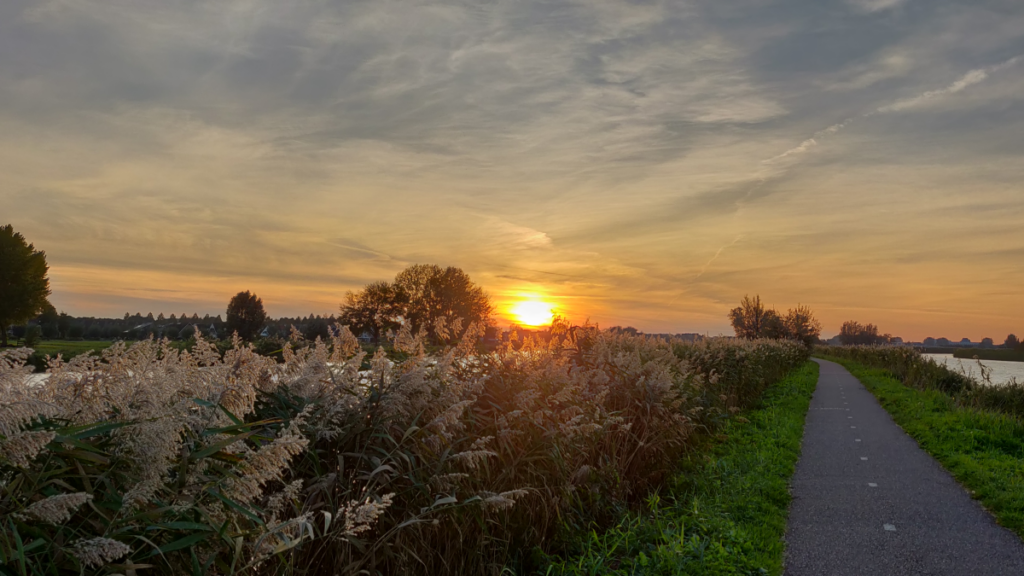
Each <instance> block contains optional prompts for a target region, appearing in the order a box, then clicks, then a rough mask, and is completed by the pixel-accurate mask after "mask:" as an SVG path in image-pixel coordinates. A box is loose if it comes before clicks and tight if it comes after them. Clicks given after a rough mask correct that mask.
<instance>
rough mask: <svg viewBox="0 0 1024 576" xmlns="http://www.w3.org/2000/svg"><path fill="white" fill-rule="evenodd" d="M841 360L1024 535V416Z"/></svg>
mask: <svg viewBox="0 0 1024 576" xmlns="http://www.w3.org/2000/svg"><path fill="white" fill-rule="evenodd" d="M826 359H828V360H831V361H833V362H837V363H839V364H842V365H843V366H844V367H845V368H846V369H847V370H849V371H850V373H851V374H853V375H854V376H855V377H857V379H858V380H860V381H861V382H862V383H863V384H864V386H865V387H867V389H868V390H870V391H871V392H872V393H873V394H874V395H875V396H876V397H877V398H878V400H879V402H880V403H881V404H882V406H883V407H885V409H886V410H888V411H889V413H890V414H892V417H893V419H894V420H895V421H896V423H897V424H899V425H900V426H901V427H902V428H903V429H904V430H905V431H906V432H907V433H908V434H910V436H911V437H912V438H914V440H917V443H918V444H920V446H921V447H922V448H923V449H924V450H926V451H927V452H928V453H929V454H931V455H932V456H933V457H934V458H935V459H936V460H938V461H939V462H940V463H942V465H943V466H944V467H945V468H946V469H947V470H949V472H950V473H951V474H953V476H954V477H955V478H956V479H957V481H958V482H960V484H962V485H963V486H964V487H965V488H967V489H968V490H969V491H970V492H971V494H972V495H973V496H974V498H976V499H977V500H979V501H981V503H982V504H983V505H984V506H985V508H987V509H988V510H989V511H990V512H991V513H992V514H993V515H994V516H995V517H996V520H998V522H999V523H1000V524H1002V525H1003V526H1005V527H1007V528H1009V529H1010V530H1013V531H1014V532H1016V533H1017V534H1018V535H1019V536H1021V537H1022V538H1024V421H1022V420H1020V419H1018V418H1016V417H1014V416H1011V415H1008V414H1001V413H998V412H995V411H986V410H978V409H976V408H969V407H964V406H961V405H958V404H957V402H956V401H955V400H954V398H953V397H951V396H949V395H947V394H944V393H942V392H939V391H936V390H917V389H913V388H908V387H906V386H904V385H903V384H901V383H900V382H899V381H898V380H896V379H895V378H893V377H892V375H891V374H890V373H889V372H887V371H885V370H880V369H876V368H869V367H866V366H864V365H862V364H858V363H855V362H851V361H849V360H843V359H837V358H829V357H826Z"/></svg>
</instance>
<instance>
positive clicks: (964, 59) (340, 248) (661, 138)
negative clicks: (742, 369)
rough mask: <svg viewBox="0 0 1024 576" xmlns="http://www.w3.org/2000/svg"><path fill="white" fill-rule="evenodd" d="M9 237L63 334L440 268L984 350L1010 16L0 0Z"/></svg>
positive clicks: (683, 310)
mask: <svg viewBox="0 0 1024 576" xmlns="http://www.w3.org/2000/svg"><path fill="white" fill-rule="evenodd" d="M5 223H10V224H13V225H14V227H15V229H16V230H17V231H19V232H21V233H22V234H24V235H25V236H26V237H27V238H28V240H29V241H31V242H33V243H34V244H35V246H36V247H37V248H39V249H43V250H45V251H46V253H47V259H48V261H49V263H50V278H51V286H52V289H53V295H52V297H51V301H52V302H53V303H54V305H55V306H57V308H58V309H62V310H65V311H67V312H69V313H71V314H73V315H81V316H85V315H90V316H122V315H123V314H124V313H125V312H131V313H135V312H142V313H143V314H145V313H147V312H154V313H156V312H164V313H165V314H170V313H179V314H180V313H183V312H185V313H188V314H190V315H191V313H193V312H198V313H200V315H202V314H203V313H211V314H217V313H222V312H223V310H224V308H225V307H226V304H227V301H228V299H229V298H230V297H231V296H232V295H233V294H235V293H236V292H238V291H241V290H251V291H254V292H256V293H257V294H259V295H260V296H261V297H262V298H263V300H264V303H265V305H266V307H267V311H268V313H269V314H270V315H272V316H294V315H307V314H310V313H315V314H330V313H332V312H336V311H337V309H338V305H339V303H340V302H341V301H342V299H343V297H344V294H345V292H346V291H347V290H353V289H358V288H359V287H361V286H363V285H365V284H366V283H369V282H372V281H376V280H383V279H390V278H393V277H394V275H395V274H396V273H397V272H399V271H401V270H402V269H404V268H405V267H406V266H408V265H410V264H415V263H437V264H441V265H453V266H459V267H461V268H463V269H464V270H465V271H466V272H467V273H469V274H470V276H471V277H472V278H473V279H474V281H476V282H477V283H478V284H480V285H482V286H483V287H484V288H485V289H486V290H487V291H488V292H489V293H490V295H491V296H492V298H493V300H494V301H495V303H496V304H497V305H498V307H499V312H501V314H504V311H505V310H507V308H508V306H509V305H511V304H512V303H514V302H515V301H516V300H517V299H521V298H523V297H532V298H538V299H542V300H544V301H547V302H550V303H552V305H553V306H554V307H555V309H556V311H557V312H559V313H561V314H563V315H566V316H568V317H569V318H570V319H573V320H576V321H584V320H587V319H590V320H591V321H593V322H597V323H599V324H600V325H602V326H612V325H632V326H635V327H637V328H640V329H642V330H645V331H647V332H701V333H710V334H719V333H726V334H729V333H731V329H730V328H729V324H728V320H727V317H726V314H727V312H728V310H729V309H730V308H732V307H734V306H736V305H737V303H738V301H739V300H740V299H741V298H742V297H743V296H744V295H745V294H750V295H754V294H759V295H760V296H761V298H762V299H763V300H764V301H765V302H766V303H768V304H769V305H772V306H775V307H777V308H778V309H780V310H785V309H787V308H789V307H791V306H794V305H796V304H798V303H799V304H806V305H808V306H810V307H811V308H812V309H813V310H814V311H815V313H816V314H817V316H818V317H819V318H820V319H821V320H822V322H823V324H824V328H825V329H824V334H825V335H826V336H827V335H832V334H835V333H836V332H838V329H839V326H840V325H841V324H842V322H843V321H845V320H857V321H860V322H862V323H868V322H871V323H874V324H877V325H878V326H879V327H880V328H881V329H882V331H884V332H889V333H892V334H896V335H900V336H903V337H904V338H907V339H913V340H920V339H922V338H924V337H926V336H935V337H939V336H945V337H949V338H955V339H960V338H962V337H969V338H971V339H972V340H980V339H981V338H983V337H992V338H994V339H996V340H997V341H999V342H1001V341H1002V339H1003V338H1004V337H1005V336H1006V334H1007V333H1009V332H1016V333H1018V334H1020V333H1022V332H1024V298H1021V296H1022V287H1024V3H1021V2H1020V1H1019V0H972V1H969V2H968V1H961V2H952V1H947V0H927V1H926V0H785V1H783V0H731V1H729V2H722V1H721V0H708V1H675V0H666V1H655V0H650V1H648V0H632V1H623V0H580V1H573V0H553V1H534V0H475V1H472V2H461V1H433V0H423V1H418V0H403V1H391V0H347V1H327V0H238V1H230V0H225V1H222V2H200V1H189V0H35V1H30V0H5V1H4V2H2V3H0V224H5ZM501 314H499V320H500V319H502V315H501Z"/></svg>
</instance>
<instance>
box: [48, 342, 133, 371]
mask: <svg viewBox="0 0 1024 576" xmlns="http://www.w3.org/2000/svg"><path fill="white" fill-rule="evenodd" d="M111 344H113V342H111V341H109V340H41V341H39V342H36V343H35V344H34V345H33V346H32V347H31V348H32V349H33V350H34V351H35V352H33V353H32V356H30V357H29V359H28V363H29V364H31V365H32V366H34V367H35V371H36V372H45V371H46V357H47V356H50V357H54V358H55V357H56V356H57V354H60V355H61V358H63V359H64V360H70V359H72V358H74V357H75V356H78V355H79V354H86V353H89V352H94V351H95V352H99V351H101V350H104V349H106V348H108V347H109V346H110V345H111Z"/></svg>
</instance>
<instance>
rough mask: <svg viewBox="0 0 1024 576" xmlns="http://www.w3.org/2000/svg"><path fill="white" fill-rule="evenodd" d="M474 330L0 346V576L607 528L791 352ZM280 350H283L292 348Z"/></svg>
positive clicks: (428, 558)
mask: <svg viewBox="0 0 1024 576" xmlns="http://www.w3.org/2000/svg"><path fill="white" fill-rule="evenodd" d="M481 331H482V327H473V328H472V329H471V330H469V332H467V335H466V338H465V339H464V340H463V341H462V342H461V343H460V344H459V345H457V346H453V347H451V348H449V349H446V350H444V351H442V352H440V353H436V354H432V355H428V354H426V353H425V352H424V350H425V347H424V343H423V341H422V340H421V339H420V338H417V337H415V336H413V335H412V334H409V333H407V332H403V333H401V334H399V336H398V337H397V339H396V341H395V346H396V347H397V348H398V349H400V350H401V351H403V352H404V353H405V354H406V355H407V358H406V359H404V360H401V361H398V362H393V361H391V360H388V358H386V357H385V356H384V355H383V353H381V352H378V353H377V354H376V355H374V356H373V357H372V358H369V359H368V364H369V369H368V370H361V367H362V366H364V360H366V353H365V352H363V351H362V350H361V349H360V348H359V346H358V342H357V341H356V339H355V338H354V337H353V336H352V335H351V334H350V333H349V332H348V331H347V330H344V329H342V330H340V331H339V332H340V334H339V335H338V336H337V337H334V338H332V339H331V340H330V341H327V342H323V341H319V340H318V341H316V342H315V343H312V344H311V345H303V346H296V347H294V348H293V347H286V348H285V349H284V351H283V355H284V362H283V363H277V362H275V361H274V360H273V359H270V358H267V357H264V356H261V355H259V354H257V353H256V352H255V351H254V350H253V349H252V348H251V347H248V346H244V345H242V344H241V343H240V342H237V341H236V342H235V345H234V347H233V348H232V349H231V350H228V351H227V352H226V353H224V354H223V355H221V354H220V353H219V352H218V351H217V349H216V348H215V347H214V346H213V345H212V344H210V343H208V342H206V341H204V340H203V339H202V338H201V337H199V336H198V335H197V342H196V345H195V347H193V349H192V350H191V351H182V350H178V349H175V348H174V347H172V346H171V345H170V344H169V343H167V342H157V341H144V342H139V343H136V344H134V345H132V346H130V347H128V346H126V345H124V344H115V345H113V346H111V347H110V348H109V349H107V350H105V351H104V352H103V354H102V357H93V356H84V355H83V356H79V357H76V358H74V359H72V360H71V361H69V362H64V361H63V360H61V359H60V358H58V359H54V360H52V361H51V362H50V364H49V373H50V377H49V378H48V379H47V380H46V381H45V382H44V383H43V384H41V385H39V386H36V387H34V388H27V387H26V386H25V377H26V376H27V375H28V373H29V372H30V371H31V367H26V366H25V364H24V362H25V359H26V358H27V356H28V354H29V353H30V351H28V350H20V351H7V352H3V353H2V355H0V518H2V519H3V520H2V522H3V526H2V528H0V564H2V565H3V567H2V570H3V571H6V572H9V573H14V574H72V573H74V574H78V573H81V572H83V571H84V572H88V573H123V574H128V573H132V572H138V571H143V570H144V571H145V573H148V574H236V573H246V574H321V573H324V574H355V573H369V574H498V573H501V572H502V571H503V570H507V569H509V568H514V569H516V570H519V571H529V570H531V567H533V566H535V565H536V564H535V562H536V560H535V559H536V558H543V557H544V555H545V554H546V553H548V552H551V551H552V550H553V549H556V548H557V547H558V546H559V545H560V543H561V535H564V533H565V530H566V529H567V528H568V529H569V530H571V529H573V527H576V526H578V527H581V528H582V527H590V526H593V525H601V524H602V523H608V522H612V521H613V519H615V518H618V517H619V515H618V514H617V512H618V511H619V510H621V509H623V508H624V507H628V506H630V505H631V504H633V503H636V502H640V501H642V500H643V498H644V497H645V496H646V495H648V494H649V493H650V491H651V489H652V488H654V487H656V486H658V485H660V484H661V483H662V482H664V481H665V480H666V478H667V476H668V474H669V473H670V472H671V471H672V469H673V464H674V463H675V462H676V461H677V460H678V459H679V458H680V457H681V455H682V454H683V453H685V452H686V451H688V450H693V449H694V447H695V446H697V445H699V443H696V442H694V439H695V437H696V436H698V435H700V434H705V433H707V432H710V431H713V430H715V429H717V427H718V426H720V425H721V424H722V423H723V422H725V421H726V420H728V419H729V417H730V415H731V414H733V413H735V412H736V411H738V410H739V409H741V408H742V407H745V406H749V405H752V404H753V403H754V402H756V401H757V399H758V398H759V397H760V395H761V393H762V392H763V391H764V390H765V388H766V387H767V386H768V385H769V384H771V383H772V382H773V381H775V380H777V379H778V378H780V377H781V376H782V375H783V374H785V373H786V372H787V371H789V370H790V369H791V368H792V367H794V366H796V365H798V364H800V363H801V362H802V361H804V360H805V359H806V358H807V350H806V349H805V348H803V346H801V345H799V344H795V343H786V342H774V341H754V342H743V341H726V340H710V341H704V342H700V343H692V344H686V343H682V342H663V341H656V340H648V339H645V338H643V337H631V336H627V335H616V334H609V333H606V332H601V331H599V330H597V329H595V328H592V327H587V326H584V327H570V326H567V325H557V326H555V327H554V330H553V337H552V338H551V340H550V342H549V343H547V344H541V343H539V342H536V341H533V340H531V339H530V338H518V337H516V338H512V339H511V340H510V341H509V342H508V343H507V344H506V345H504V346H503V347H501V348H500V349H498V350H497V351H495V352H493V353H487V354H483V353H480V352H478V351H477V350H476V347H475V343H476V341H477V339H478V338H479V336H480V334H481V333H482V332H481ZM293 339H294V340H295V341H298V340H299V339H300V337H298V336H297V335H295V336H293Z"/></svg>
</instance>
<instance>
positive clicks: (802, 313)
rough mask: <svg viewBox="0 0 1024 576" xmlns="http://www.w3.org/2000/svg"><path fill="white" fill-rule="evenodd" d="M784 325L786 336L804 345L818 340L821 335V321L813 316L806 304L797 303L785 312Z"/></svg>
mask: <svg viewBox="0 0 1024 576" xmlns="http://www.w3.org/2000/svg"><path fill="white" fill-rule="evenodd" d="M784 324H785V326H786V337H787V338H789V339H791V340H799V341H801V342H803V343H804V345H805V346H810V345H812V344H815V343H816V342H818V337H820V336H821V322H819V321H818V319H817V318H815V317H814V312H812V311H811V309H810V308H809V307H807V306H804V305H802V304H798V305H797V307H796V308H792V309H790V310H789V312H787V313H786V318H785V319H784Z"/></svg>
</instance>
